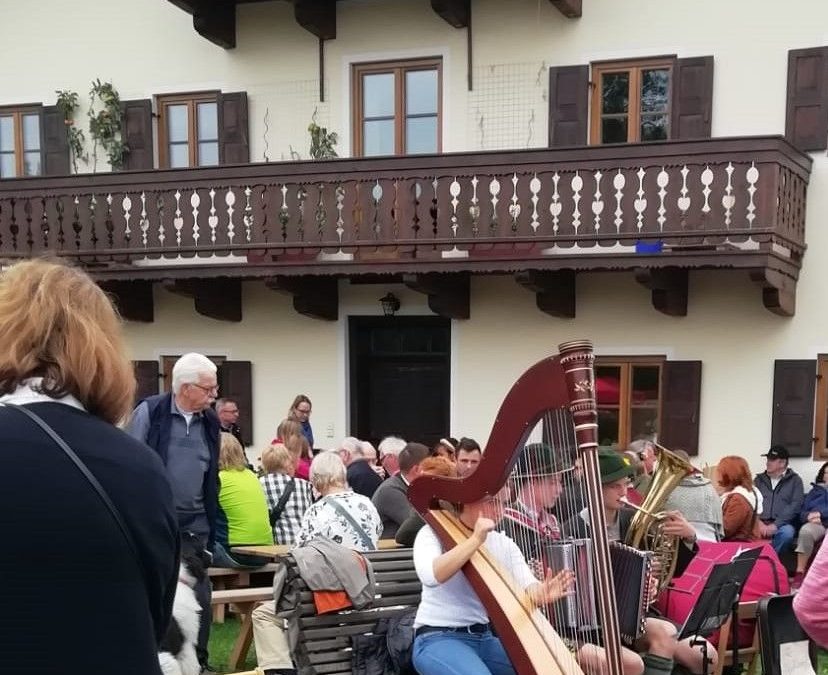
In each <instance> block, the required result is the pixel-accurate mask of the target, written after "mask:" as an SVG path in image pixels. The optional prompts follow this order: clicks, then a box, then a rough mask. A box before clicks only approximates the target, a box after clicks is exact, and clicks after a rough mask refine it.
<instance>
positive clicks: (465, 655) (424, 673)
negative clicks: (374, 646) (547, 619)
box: [414, 631, 515, 675]
mask: <svg viewBox="0 0 828 675" xmlns="http://www.w3.org/2000/svg"><path fill="white" fill-rule="evenodd" d="M414 667H415V668H416V669H417V672H418V673H419V674H420V675H515V669H514V668H513V667H512V662H511V661H509V657H508V656H506V650H505V649H503V645H502V644H501V642H500V639H499V638H496V637H495V636H494V635H492V633H491V631H487V632H485V633H460V632H457V633H454V632H449V631H445V632H444V631H434V632H433V633H424V634H422V635H418V636H417V637H416V638H415V639H414Z"/></svg>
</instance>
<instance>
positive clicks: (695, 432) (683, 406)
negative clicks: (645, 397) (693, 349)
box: [658, 361, 702, 455]
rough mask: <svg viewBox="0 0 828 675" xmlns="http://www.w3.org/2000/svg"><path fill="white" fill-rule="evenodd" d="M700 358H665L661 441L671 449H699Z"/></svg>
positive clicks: (689, 451) (697, 451)
mask: <svg viewBox="0 0 828 675" xmlns="http://www.w3.org/2000/svg"><path fill="white" fill-rule="evenodd" d="M701 367H702V362H701V361H665V363H664V366H662V371H661V391H662V394H661V426H660V429H659V433H658V438H659V443H661V444H662V445H664V446H665V447H667V448H670V449H671V450H685V451H686V452H687V453H688V454H689V455H697V454H698V453H699V408H700V405H701Z"/></svg>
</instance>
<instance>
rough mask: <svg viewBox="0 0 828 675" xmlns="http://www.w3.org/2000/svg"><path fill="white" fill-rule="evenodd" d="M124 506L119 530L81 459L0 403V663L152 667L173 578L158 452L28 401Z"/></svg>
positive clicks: (146, 674)
mask: <svg viewBox="0 0 828 675" xmlns="http://www.w3.org/2000/svg"><path fill="white" fill-rule="evenodd" d="M27 407H29V409H30V410H32V411H34V412H35V413H37V414H38V415H40V416H41V417H42V418H43V419H44V420H45V421H46V422H47V423H48V424H49V425H50V426H52V427H53V428H54V430H55V431H56V432H57V433H58V435H60V436H61V437H62V438H63V440H64V441H65V442H66V443H67V445H69V447H70V448H72V449H73V450H74V451H75V453H76V454H77V455H78V456H79V457H80V459H81V460H82V461H83V462H84V463H85V464H86V465H87V467H88V468H89V470H90V471H91V472H92V474H93V475H94V476H95V477H96V478H97V480H98V482H99V483H100V484H101V486H102V487H103V488H104V490H105V491H106V492H107V493H108V495H109V498H110V499H111V500H112V502H113V503H114V504H115V507H116V508H117V509H118V511H120V514H121V517H122V518H123V520H124V522H125V524H126V526H127V528H128V529H129V531H130V533H131V535H132V538H133V539H134V540H135V544H136V546H137V548H138V554H139V557H140V562H141V566H139V565H138V564H136V560H135V558H134V556H133V554H132V551H131V550H130V548H129V545H128V544H127V541H126V538H125V537H124V535H123V534H122V532H121V531H120V530H119V529H118V526H117V525H116V523H115V520H114V519H113V517H112V516H111V514H110V512H109V511H108V510H107V509H106V508H105V507H104V506H103V504H102V503H101V500H100V498H99V496H98V494H97V493H96V492H95V491H94V489H93V488H92V486H91V485H90V484H89V482H88V481H87V480H86V479H85V478H84V477H83V475H82V474H81V473H80V471H79V470H78V469H77V468H76V467H75V466H74V465H73V464H72V463H71V461H70V460H69V459H68V458H67V457H66V455H65V454H64V453H63V452H62V451H61V450H60V448H58V446H57V445H56V444H55V443H54V441H52V440H51V439H50V438H49V437H48V436H46V434H45V433H44V432H43V431H41V430H40V429H39V428H37V427H36V426H35V425H34V423H33V422H32V421H30V420H28V419H27V418H26V417H24V416H23V414H22V413H20V412H18V411H15V410H13V409H11V408H5V407H4V408H0V439H2V440H0V456H1V457H2V466H3V476H4V478H5V480H4V484H3V487H2V490H0V531H2V533H3V540H4V543H3V545H2V546H0V579H2V583H0V608H2V612H0V654H2V662H3V666H2V668H0V670H2V671H3V672H9V673H21V674H22V673H27V674H28V673H31V674H32V675H34V674H35V673H69V672H72V673H111V672H113V671H117V672H118V673H119V675H155V674H159V673H160V670H159V665H158V654H157V650H158V643H159V642H160V640H161V638H162V637H163V635H164V633H165V631H166V628H167V624H168V622H169V619H170V616H171V613H172V602H173V596H174V594H175V588H176V582H177V579H178V546H179V540H178V529H177V525H176V515H175V509H174V507H173V499H172V491H171V489H170V485H169V482H168V481H167V477H166V472H165V470H164V467H163V465H162V464H161V461H160V459H159V458H158V456H157V455H155V453H153V452H152V451H151V450H150V449H149V448H147V446H146V445H144V444H143V443H141V442H139V441H136V440H135V439H133V438H131V437H130V436H128V435H127V434H125V433H124V432H122V431H120V430H119V429H117V428H116V427H114V426H112V425H111V424H108V423H106V422H104V421H102V420H100V419H98V418H96V417H93V416H92V415H90V414H88V413H86V412H84V411H82V410H78V409H77V408H73V407H70V406H68V405H64V404H62V403H50V402H44V403H34V404H30V405H29V406H27Z"/></svg>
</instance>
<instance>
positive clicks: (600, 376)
mask: <svg viewBox="0 0 828 675" xmlns="http://www.w3.org/2000/svg"><path fill="white" fill-rule="evenodd" d="M595 398H596V400H597V402H598V405H618V402H619V401H620V400H621V366H596V367H595Z"/></svg>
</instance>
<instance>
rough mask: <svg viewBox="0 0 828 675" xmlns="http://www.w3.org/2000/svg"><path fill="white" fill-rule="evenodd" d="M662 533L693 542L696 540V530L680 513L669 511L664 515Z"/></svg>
mask: <svg viewBox="0 0 828 675" xmlns="http://www.w3.org/2000/svg"><path fill="white" fill-rule="evenodd" d="M662 532H664V534H667V535H670V536H673V537H681V538H682V539H685V540H689V541H691V542H692V541H695V540H696V530H694V529H693V526H692V525H691V524H690V523H689V522H687V519H686V518H685V517H684V515H682V513H681V512H680V511H667V513H665V514H664V520H663V522H662Z"/></svg>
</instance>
